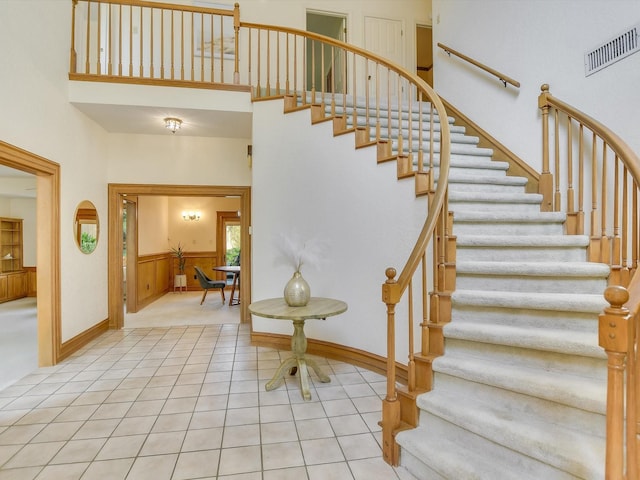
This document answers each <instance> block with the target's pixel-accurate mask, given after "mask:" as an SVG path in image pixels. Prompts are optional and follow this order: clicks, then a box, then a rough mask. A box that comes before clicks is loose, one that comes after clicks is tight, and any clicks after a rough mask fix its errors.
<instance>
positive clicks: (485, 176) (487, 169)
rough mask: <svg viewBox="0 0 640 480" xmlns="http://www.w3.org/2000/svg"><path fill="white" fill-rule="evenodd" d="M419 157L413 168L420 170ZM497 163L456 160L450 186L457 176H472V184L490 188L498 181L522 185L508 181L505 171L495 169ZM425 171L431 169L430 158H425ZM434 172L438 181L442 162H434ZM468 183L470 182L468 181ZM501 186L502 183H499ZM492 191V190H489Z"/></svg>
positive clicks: (478, 160)
mask: <svg viewBox="0 0 640 480" xmlns="http://www.w3.org/2000/svg"><path fill="white" fill-rule="evenodd" d="M417 157H418V156H417V155H414V159H415V161H414V162H413V166H414V167H415V168H416V169H417V168H418V159H417ZM496 165H497V164H496V163H492V162H491V160H488V159H485V158H482V157H480V158H478V159H477V160H475V161H474V162H465V161H464V159H462V160H460V159H456V160H453V161H452V162H451V164H450V165H449V175H453V176H454V177H453V178H449V184H450V185H451V184H452V183H455V181H456V180H455V175H463V176H466V177H468V176H472V177H474V180H473V182H472V183H487V184H488V185H487V186H488V187H489V188H490V187H493V186H494V182H495V181H496V180H498V181H499V182H503V183H506V184H509V183H513V184H516V185H521V184H522V182H520V181H518V180H508V179H507V177H506V175H505V171H504V169H502V168H493V167H494V166H496ZM423 166H424V170H428V169H429V168H431V162H430V159H429V158H428V157H426V156H425V158H424V160H423ZM433 171H434V173H435V175H436V180H437V178H439V176H440V161H439V160H434V162H433ZM467 181H468V180H467ZM498 184H500V183H498ZM489 191H491V190H489Z"/></svg>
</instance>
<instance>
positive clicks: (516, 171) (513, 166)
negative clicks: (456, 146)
mask: <svg viewBox="0 0 640 480" xmlns="http://www.w3.org/2000/svg"><path fill="white" fill-rule="evenodd" d="M440 99H441V100H442V103H443V104H444V107H445V109H446V110H447V112H450V113H451V114H452V115H453V116H454V117H456V122H457V124H459V125H462V126H464V127H465V130H466V133H467V135H474V136H477V137H479V138H480V142H479V143H478V146H479V147H483V148H492V149H493V151H494V156H493V160H497V161H504V162H507V163H508V164H509V170H508V172H507V174H508V175H512V176H521V177H525V178H527V179H528V180H529V181H528V182H527V185H526V188H525V191H526V192H527V193H538V183H539V181H540V174H539V173H538V172H536V171H535V170H534V169H533V168H531V166H530V165H528V164H527V162H525V161H524V160H522V159H521V158H520V157H518V156H517V155H516V154H515V153H513V152H512V151H511V150H509V149H508V148H507V147H505V146H504V145H503V144H502V143H500V142H499V141H498V140H496V139H495V138H494V137H492V136H491V135H489V134H488V133H487V132H486V131H485V130H483V129H482V128H481V127H480V126H478V124H476V123H475V122H473V120H471V119H470V118H469V117H467V116H466V115H464V114H463V113H462V112H461V111H460V110H458V109H457V108H456V107H454V106H453V105H451V104H450V103H449V102H447V101H446V100H445V99H444V98H442V97H440Z"/></svg>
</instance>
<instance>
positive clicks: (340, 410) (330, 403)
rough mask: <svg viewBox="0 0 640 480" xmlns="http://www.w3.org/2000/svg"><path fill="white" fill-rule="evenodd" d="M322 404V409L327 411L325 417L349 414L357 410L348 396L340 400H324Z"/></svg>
mask: <svg viewBox="0 0 640 480" xmlns="http://www.w3.org/2000/svg"><path fill="white" fill-rule="evenodd" d="M322 406H323V408H324V411H325V412H326V413H327V417H337V416H341V415H350V414H352V413H357V412H358V411H357V409H356V407H355V405H354V404H353V402H352V401H351V400H350V399H348V398H343V399H340V400H324V401H323V402H322Z"/></svg>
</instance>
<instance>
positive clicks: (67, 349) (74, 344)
mask: <svg viewBox="0 0 640 480" xmlns="http://www.w3.org/2000/svg"><path fill="white" fill-rule="evenodd" d="M107 330H109V319H108V318H107V319H105V320H103V321H101V322H99V323H96V324H95V325H94V326H93V327H91V328H89V329H87V330H85V331H84V332H82V333H79V334H78V335H76V336H75V337H73V338H71V339H69V340H67V341H66V342H64V343H63V344H62V346H61V347H60V355H59V357H58V360H64V359H65V358H67V357H69V356H71V355H73V354H74V353H75V352H77V351H78V350H80V349H81V348H82V347H84V346H85V345H86V344H88V343H89V342H90V341H92V340H94V339H96V338H98V337H99V336H100V335H102V334H103V333H104V332H106V331H107Z"/></svg>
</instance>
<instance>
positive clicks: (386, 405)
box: [382, 268, 400, 465]
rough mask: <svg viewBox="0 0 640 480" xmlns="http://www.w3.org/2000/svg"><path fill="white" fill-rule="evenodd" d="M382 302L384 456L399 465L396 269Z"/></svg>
mask: <svg viewBox="0 0 640 480" xmlns="http://www.w3.org/2000/svg"><path fill="white" fill-rule="evenodd" d="M385 275H386V276H387V280H386V281H385V283H384V284H383V285H382V301H383V302H384V303H386V304H387V394H386V397H385V399H384V400H383V401H382V456H383V458H384V460H385V461H386V462H387V463H388V464H390V465H397V464H398V460H399V457H400V451H399V447H398V445H397V444H396V441H395V437H394V434H395V431H396V430H397V428H398V427H399V426H400V401H399V400H398V397H397V394H396V360H395V357H396V354H395V348H396V347H395V306H396V304H397V303H398V300H399V292H398V284H397V283H396V280H395V276H396V270H395V269H394V268H387V270H386V271H385Z"/></svg>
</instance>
